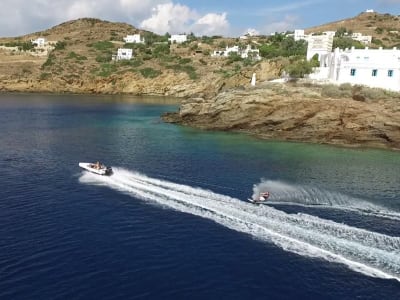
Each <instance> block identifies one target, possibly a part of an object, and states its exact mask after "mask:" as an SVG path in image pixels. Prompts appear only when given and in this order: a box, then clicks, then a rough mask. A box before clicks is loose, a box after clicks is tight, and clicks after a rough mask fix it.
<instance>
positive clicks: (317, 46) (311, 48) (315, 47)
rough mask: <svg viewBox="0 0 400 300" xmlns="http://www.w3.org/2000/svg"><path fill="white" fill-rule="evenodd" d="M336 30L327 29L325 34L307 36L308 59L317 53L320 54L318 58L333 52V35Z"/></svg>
mask: <svg viewBox="0 0 400 300" xmlns="http://www.w3.org/2000/svg"><path fill="white" fill-rule="evenodd" d="M334 36H335V32H332V31H327V32H324V34H323V35H311V36H308V37H307V41H308V46H307V60H310V59H311V58H313V56H314V55H315V54H317V55H318V60H319V61H321V60H320V58H321V56H323V55H326V54H329V53H331V52H332V46H333V37H334Z"/></svg>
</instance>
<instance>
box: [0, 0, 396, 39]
mask: <svg viewBox="0 0 400 300" xmlns="http://www.w3.org/2000/svg"><path fill="white" fill-rule="evenodd" d="M367 9H373V10H374V11H376V12H379V13H390V14H392V15H400V0H298V1H290V0H252V1H246V0H229V1H227V0H219V1H218V0H203V1H202V0H197V1H196V0H179V1H178V0H0V37H9V36H19V35H24V34H28V33H33V32H36V31H41V30H45V29H48V28H51V27H53V26H56V25H58V24H60V23H62V22H65V21H70V20H74V19H78V18H83V17H92V18H99V19H102V20H107V21H116V22H126V23H129V24H131V25H133V26H135V27H136V28H140V29H145V30H149V31H152V32H155V33H158V34H165V33H167V32H168V33H170V34H179V33H194V34H195V35H196V36H201V35H208V36H211V35H223V36H228V37H237V36H240V35H242V34H245V33H247V32H248V31H252V32H254V33H258V34H270V33H273V32H282V31H286V30H294V29H306V28H308V27H312V26H316V25H322V24H325V23H328V22H333V21H338V20H341V19H345V18H351V17H354V16H356V15H358V14H359V13H361V12H363V11H365V10H367ZM399 27H400V24H399Z"/></svg>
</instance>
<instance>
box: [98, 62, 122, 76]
mask: <svg viewBox="0 0 400 300" xmlns="http://www.w3.org/2000/svg"><path fill="white" fill-rule="evenodd" d="M116 71H117V66H116V65H115V64H102V65H101V67H100V70H98V73H97V75H98V76H101V77H108V76H110V75H111V74H112V73H114V72H116Z"/></svg>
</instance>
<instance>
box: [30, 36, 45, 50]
mask: <svg viewBox="0 0 400 300" xmlns="http://www.w3.org/2000/svg"><path fill="white" fill-rule="evenodd" d="M31 43H32V44H34V45H36V47H39V48H43V47H44V46H45V45H47V40H46V39H45V38H43V37H39V38H37V39H35V40H31Z"/></svg>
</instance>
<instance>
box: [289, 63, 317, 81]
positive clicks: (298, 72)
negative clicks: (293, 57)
mask: <svg viewBox="0 0 400 300" xmlns="http://www.w3.org/2000/svg"><path fill="white" fill-rule="evenodd" d="M312 68H313V67H312V63H311V62H309V61H307V60H305V59H302V60H298V61H295V62H294V63H291V64H290V65H288V66H287V67H286V68H285V71H286V72H287V73H288V74H289V75H290V77H293V78H304V76H305V75H307V74H310V73H312Z"/></svg>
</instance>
